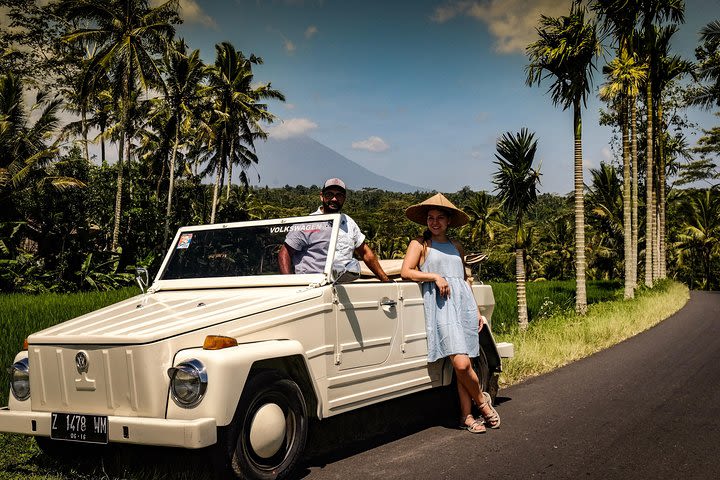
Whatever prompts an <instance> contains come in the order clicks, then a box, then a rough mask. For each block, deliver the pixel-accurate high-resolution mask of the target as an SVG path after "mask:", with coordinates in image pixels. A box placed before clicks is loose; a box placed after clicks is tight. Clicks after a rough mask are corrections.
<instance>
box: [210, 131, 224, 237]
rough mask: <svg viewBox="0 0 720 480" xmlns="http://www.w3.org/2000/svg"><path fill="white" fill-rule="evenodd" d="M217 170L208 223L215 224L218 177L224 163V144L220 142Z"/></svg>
mask: <svg viewBox="0 0 720 480" xmlns="http://www.w3.org/2000/svg"><path fill="white" fill-rule="evenodd" d="M218 155H219V156H220V158H218V159H217V169H216V170H215V186H214V188H213V198H212V211H211V212H210V223H215V214H216V213H217V204H218V199H219V197H220V188H221V186H220V177H221V176H222V171H223V166H224V163H225V144H224V142H223V141H222V140H220V145H219V146H218Z"/></svg>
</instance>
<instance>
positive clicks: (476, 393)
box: [450, 354, 500, 428]
mask: <svg viewBox="0 0 720 480" xmlns="http://www.w3.org/2000/svg"><path fill="white" fill-rule="evenodd" d="M450 360H451V361H452V364H453V368H454V369H455V377H456V378H457V382H458V392H459V390H460V388H461V387H462V388H463V389H464V390H465V391H466V393H467V395H468V396H469V397H470V398H471V399H472V401H474V402H475V405H477V406H478V408H479V409H480V413H481V414H482V416H483V418H484V419H485V420H486V421H487V422H488V426H489V427H491V428H497V427H498V426H500V416H499V415H498V414H497V412H496V411H495V409H494V408H493V407H492V405H490V403H488V402H486V401H485V397H484V396H483V393H482V389H481V388H480V380H479V379H478V377H477V375H476V374H475V370H473V368H472V363H471V362H470V357H468V356H467V355H464V354H458V355H450ZM460 406H461V408H462V403H461V405H460Z"/></svg>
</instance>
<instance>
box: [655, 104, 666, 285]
mask: <svg viewBox="0 0 720 480" xmlns="http://www.w3.org/2000/svg"><path fill="white" fill-rule="evenodd" d="M657 108H658V125H659V126H662V127H663V129H662V132H661V135H662V137H661V138H660V140H661V141H659V142H658V149H659V152H658V153H659V155H658V235H657V237H658V261H657V263H658V271H657V274H658V276H657V278H665V276H666V275H665V274H666V270H667V263H666V259H665V210H666V208H667V206H666V205H665V202H666V198H665V189H666V185H665V182H666V179H665V167H666V157H665V155H666V150H665V137H666V136H667V132H666V131H665V130H666V129H665V128H664V122H663V110H662V103H660V102H658V106H657Z"/></svg>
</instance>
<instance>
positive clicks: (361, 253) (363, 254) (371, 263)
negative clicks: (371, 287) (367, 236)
mask: <svg viewBox="0 0 720 480" xmlns="http://www.w3.org/2000/svg"><path fill="white" fill-rule="evenodd" d="M355 253H356V254H357V256H358V257H360V258H362V261H363V262H365V265H367V266H368V268H369V269H370V270H371V271H372V272H373V273H374V274H375V276H376V277H377V278H379V279H380V281H381V282H389V281H391V280H390V277H388V276H387V274H386V273H385V270H383V269H382V267H381V266H380V262H378V259H377V257H376V256H375V253H373V251H372V249H371V248H370V247H368V246H367V243H365V242H363V243H362V244H361V245H360V246H359V247H357V248H356V249H355Z"/></svg>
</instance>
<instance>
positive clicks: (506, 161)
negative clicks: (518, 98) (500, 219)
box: [493, 128, 540, 329]
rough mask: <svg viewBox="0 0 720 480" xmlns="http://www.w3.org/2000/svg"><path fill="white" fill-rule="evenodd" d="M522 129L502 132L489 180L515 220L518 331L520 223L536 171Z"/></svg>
mask: <svg viewBox="0 0 720 480" xmlns="http://www.w3.org/2000/svg"><path fill="white" fill-rule="evenodd" d="M534 137H535V134H534V133H530V132H529V131H528V130H527V129H526V128H523V129H522V130H520V132H519V133H517V134H512V133H510V132H506V133H505V134H503V136H502V138H500V140H498V142H497V146H496V149H497V153H496V154H495V158H496V159H497V161H496V162H495V164H496V165H497V166H498V171H497V172H496V173H495V175H494V177H493V184H494V185H495V190H496V191H497V192H498V198H499V199H500V201H501V202H502V203H503V205H504V208H505V209H507V211H508V212H510V213H511V214H512V215H513V216H514V218H515V279H516V282H517V302H518V323H519V325H520V328H521V329H526V328H527V326H528V314H527V298H526V296H525V263H524V250H523V248H522V245H523V243H524V242H523V240H524V235H523V232H524V230H523V220H524V217H525V214H526V213H527V211H528V210H529V209H530V207H531V206H532V205H533V204H535V202H536V201H537V189H538V184H539V183H540V170H539V169H537V170H536V169H534V168H533V161H534V159H535V152H536V151H537V140H535V139H534Z"/></svg>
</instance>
